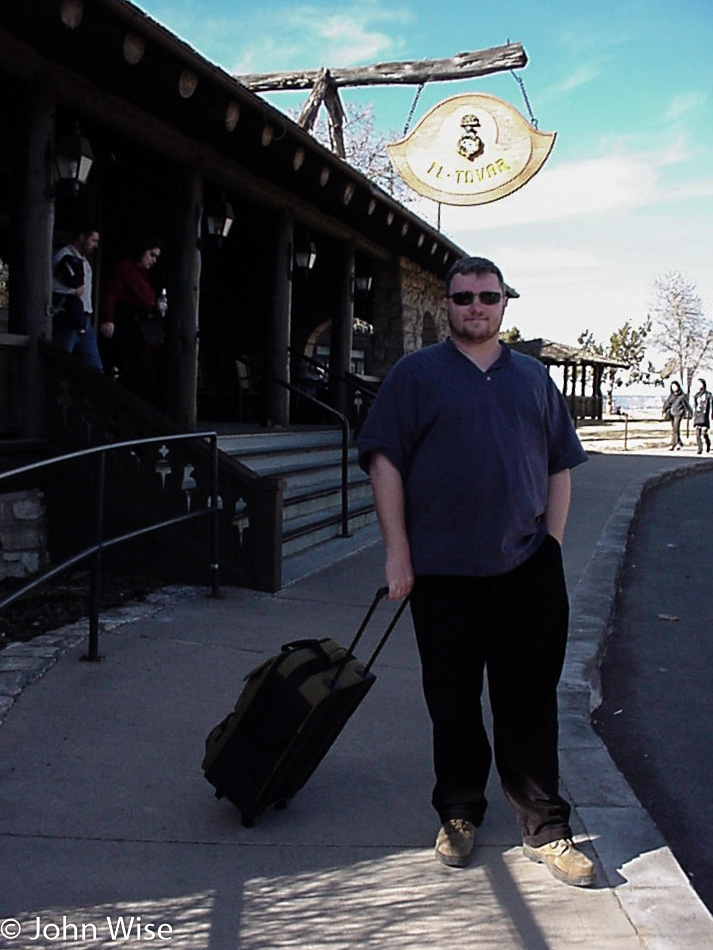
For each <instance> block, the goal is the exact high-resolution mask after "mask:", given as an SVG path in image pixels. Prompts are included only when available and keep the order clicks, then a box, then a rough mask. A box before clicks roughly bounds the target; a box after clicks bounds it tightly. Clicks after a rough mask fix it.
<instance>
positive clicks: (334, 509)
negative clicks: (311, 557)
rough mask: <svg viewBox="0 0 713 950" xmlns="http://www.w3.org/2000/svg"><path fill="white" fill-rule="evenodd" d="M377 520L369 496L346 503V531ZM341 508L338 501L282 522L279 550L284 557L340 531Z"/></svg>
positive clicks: (314, 544) (328, 539)
mask: <svg viewBox="0 0 713 950" xmlns="http://www.w3.org/2000/svg"><path fill="white" fill-rule="evenodd" d="M375 520H376V513H375V511H374V505H373V503H372V502H371V499H369V500H365V501H362V502H357V503H355V504H353V505H352V504H350V506H349V534H351V533H352V532H354V531H356V530H358V529H359V528H363V527H365V526H366V525H368V524H371V523H372V522H374V521H375ZM341 528H342V509H341V504H337V505H331V506H330V507H328V508H324V509H322V510H321V511H320V512H319V513H315V512H312V513H310V514H308V515H304V516H302V517H301V518H294V519H290V520H289V521H287V522H285V525H284V528H283V536H282V553H283V556H284V557H289V556H290V555H293V554H298V553H300V552H302V551H305V550H307V549H308V548H311V547H315V546H316V545H317V544H321V543H322V542H324V541H330V540H332V539H333V538H337V537H339V536H340V534H341Z"/></svg>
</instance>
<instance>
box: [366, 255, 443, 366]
mask: <svg viewBox="0 0 713 950" xmlns="http://www.w3.org/2000/svg"><path fill="white" fill-rule="evenodd" d="M443 295H444V285H443V280H442V279H441V278H439V277H436V276H435V275H434V274H430V273H428V272H427V271H424V270H422V269H421V268H420V267H419V266H418V265H417V264H414V263H413V262H412V261H409V260H406V259H405V258H401V259H400V260H398V261H393V262H389V263H388V264H383V265H381V267H380V268H378V269H377V272H376V274H375V276H374V282H373V319H374V336H373V337H372V341H371V364H370V367H369V370H368V371H369V372H370V373H372V374H374V375H375V376H381V377H382V378H383V377H384V376H385V375H386V373H387V372H388V371H389V370H390V369H391V367H392V366H393V365H394V363H395V362H396V361H397V360H399V359H400V358H401V357H402V356H404V355H405V354H406V353H412V352H413V351H414V350H417V349H420V348H421V347H422V346H423V345H424V343H429V342H434V340H433V339H432V338H433V336H434V332H435V339H436V340H438V341H440V340H443V339H445V338H446V336H447V335H448V318H447V316H446V308H445V303H444V299H443Z"/></svg>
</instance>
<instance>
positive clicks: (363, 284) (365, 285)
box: [351, 274, 372, 300]
mask: <svg viewBox="0 0 713 950" xmlns="http://www.w3.org/2000/svg"><path fill="white" fill-rule="evenodd" d="M371 282H372V278H371V277H370V276H367V275H366V274H359V275H358V276H352V286H351V296H352V300H354V297H355V296H356V294H362V295H366V294H368V293H369V291H370V290H371Z"/></svg>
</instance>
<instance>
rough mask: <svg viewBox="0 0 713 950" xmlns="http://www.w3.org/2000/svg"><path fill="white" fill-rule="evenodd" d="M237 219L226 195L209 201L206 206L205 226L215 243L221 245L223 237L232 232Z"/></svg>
mask: <svg viewBox="0 0 713 950" xmlns="http://www.w3.org/2000/svg"><path fill="white" fill-rule="evenodd" d="M234 221H235V215H234V214H233V208H232V205H231V204H230V202H229V201H228V200H227V198H226V197H225V195H221V197H220V199H219V200H217V201H207V202H206V206H205V226H206V230H207V231H208V234H209V235H210V237H211V238H212V239H213V241H214V242H215V244H216V245H217V246H218V247H220V246H221V244H222V243H223V239H224V238H227V236H228V235H229V234H230V229H231V228H232V226H233V222H234Z"/></svg>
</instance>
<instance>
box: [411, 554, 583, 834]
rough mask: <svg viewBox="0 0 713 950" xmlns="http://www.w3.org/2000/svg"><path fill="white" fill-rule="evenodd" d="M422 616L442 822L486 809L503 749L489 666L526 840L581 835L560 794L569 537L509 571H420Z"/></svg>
mask: <svg viewBox="0 0 713 950" xmlns="http://www.w3.org/2000/svg"><path fill="white" fill-rule="evenodd" d="M411 613H412V616H413V621H414V628H415V630H416V639H417V642H418V648H419V652H420V655H421V665H422V672H423V688H424V694H425V698H426V703H427V706H428V710H429V713H430V715H431V720H432V722H433V751H434V767H435V773H436V785H435V788H434V791H433V799H432V801H433V806H434V808H435V809H436V811H437V812H438V814H439V816H440V818H441V821H445V820H447V819H448V818H466V819H468V820H469V821H472V822H473V823H474V824H475V825H476V826H477V825H480V824H481V823H482V821H483V817H484V815H485V810H486V807H487V800H486V797H485V786H486V783H487V780H488V774H489V771H490V766H491V762H492V752H491V748H490V742H489V740H488V736H487V733H486V730H485V728H484V725H483V717H482V705H481V697H482V691H483V679H484V672H485V671H486V670H487V679H488V693H489V697H490V705H491V709H492V712H493V747H494V752H495V764H496V766H497V769H498V773H499V775H500V780H501V783H502V787H503V790H504V792H505V795H506V797H507V799H508V801H509V802H510V804H511V806H512V808H513V809H514V812H515V816H516V819H517V822H518V825H519V828H520V831H521V833H522V837H523V841H524V842H525V843H526V844H529V845H531V846H533V847H538V846H539V845H542V844H546V843H547V842H549V841H555V840H557V839H558V838H568V837H571V834H572V832H571V829H570V826H569V816H570V807H569V805H568V803H567V802H566V801H565V800H564V799H563V798H562V797H561V796H560V794H559V762H558V750H557V744H558V713H557V684H558V682H559V678H560V675H561V673H562V665H563V663H564V655H565V649H566V642H567V625H568V621H569V603H568V598H567V590H566V586H565V580H564V571H563V566H562V552H561V549H560V546H559V544H558V542H557V541H556V540H555V539H554V538H552V537H548V538H547V539H546V540H545V541H544V542H543V543H542V545H541V546H540V548H539V549H538V551H537V552H536V553H535V554H534V555H533V556H532V557H531V558H530V559H529V560H528V561H526V562H525V563H524V564H522V565H520V566H519V567H517V568H516V569H515V570H513V571H511V572H509V573H508V574H503V575H500V576H498V577H458V576H445V577H442V576H431V575H427V576H426V575H420V576H418V577H417V578H416V583H415V584H414V589H413V591H412V594H411Z"/></svg>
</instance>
